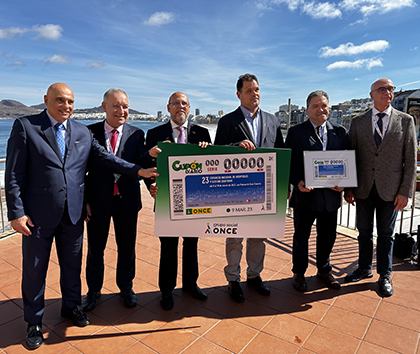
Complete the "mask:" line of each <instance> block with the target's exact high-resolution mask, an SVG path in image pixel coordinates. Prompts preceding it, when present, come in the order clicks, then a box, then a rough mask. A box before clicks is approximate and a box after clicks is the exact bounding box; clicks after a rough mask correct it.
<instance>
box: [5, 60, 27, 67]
mask: <svg viewBox="0 0 420 354" xmlns="http://www.w3.org/2000/svg"><path fill="white" fill-rule="evenodd" d="M7 66H26V63H25V62H24V61H22V60H15V61H14V62H13V63H10V64H8V65H7Z"/></svg>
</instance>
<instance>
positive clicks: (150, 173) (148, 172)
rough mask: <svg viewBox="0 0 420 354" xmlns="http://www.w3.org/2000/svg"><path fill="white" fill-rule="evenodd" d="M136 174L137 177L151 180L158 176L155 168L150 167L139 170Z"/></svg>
mask: <svg viewBox="0 0 420 354" xmlns="http://www.w3.org/2000/svg"><path fill="white" fill-rule="evenodd" d="M137 174H138V175H139V177H144V178H152V177H157V176H159V173H157V172H156V167H150V168H141V169H140V170H138V172H137Z"/></svg>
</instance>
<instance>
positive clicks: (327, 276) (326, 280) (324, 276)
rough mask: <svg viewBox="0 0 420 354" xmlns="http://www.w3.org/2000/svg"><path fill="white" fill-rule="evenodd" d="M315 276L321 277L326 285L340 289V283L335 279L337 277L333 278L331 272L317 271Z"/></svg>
mask: <svg viewBox="0 0 420 354" xmlns="http://www.w3.org/2000/svg"><path fill="white" fill-rule="evenodd" d="M316 276H317V278H319V279H321V280H322V281H323V282H324V283H325V284H327V286H328V287H329V288H330V289H340V288H341V285H340V283H339V282H338V281H337V279H335V278H334V277H333V275H332V274H331V272H328V273H320V272H318V273H317V275H316Z"/></svg>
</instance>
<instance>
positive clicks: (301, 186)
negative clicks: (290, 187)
mask: <svg viewBox="0 0 420 354" xmlns="http://www.w3.org/2000/svg"><path fill="white" fill-rule="evenodd" d="M298 188H299V190H300V191H301V192H310V191H312V190H313V188H305V182H304V181H300V182H299V183H298Z"/></svg>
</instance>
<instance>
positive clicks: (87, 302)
mask: <svg viewBox="0 0 420 354" xmlns="http://www.w3.org/2000/svg"><path fill="white" fill-rule="evenodd" d="M100 296H101V292H100V291H98V292H97V293H89V292H88V293H87V294H86V296H85V298H84V299H83V311H84V312H89V311H92V310H93V309H94V308H95V307H96V305H97V301H96V300H97V299H99V297H100Z"/></svg>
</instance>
